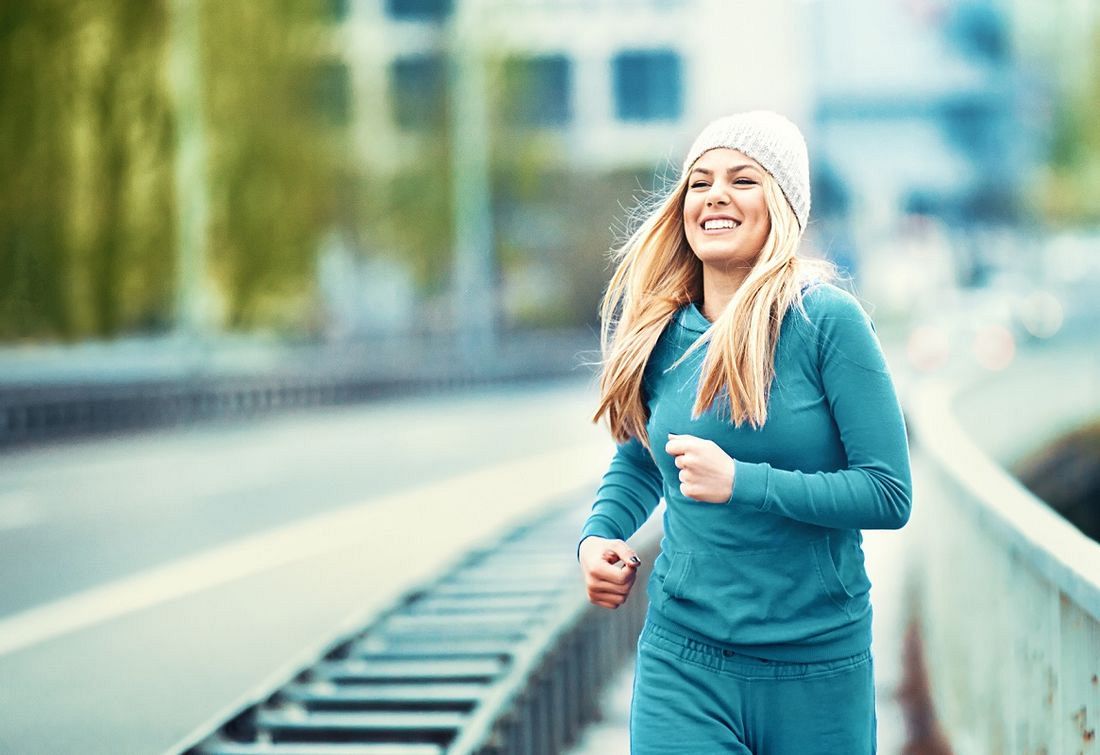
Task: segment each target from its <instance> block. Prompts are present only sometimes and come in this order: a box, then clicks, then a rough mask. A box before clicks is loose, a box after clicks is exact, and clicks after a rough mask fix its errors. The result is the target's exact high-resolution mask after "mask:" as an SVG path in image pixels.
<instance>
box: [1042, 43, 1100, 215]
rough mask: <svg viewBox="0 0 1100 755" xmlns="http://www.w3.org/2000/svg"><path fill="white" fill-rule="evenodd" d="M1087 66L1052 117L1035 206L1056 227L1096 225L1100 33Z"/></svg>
mask: <svg viewBox="0 0 1100 755" xmlns="http://www.w3.org/2000/svg"><path fill="white" fill-rule="evenodd" d="M1091 59H1092V62H1091V65H1088V66H1084V67H1083V70H1084V71H1085V72H1086V73H1085V78H1084V80H1082V81H1076V82H1070V86H1069V87H1068V91H1069V94H1068V95H1067V97H1066V98H1065V100H1064V101H1063V102H1062V103H1061V104H1060V106H1059V107H1057V108H1056V110H1055V113H1054V133H1053V138H1052V140H1051V144H1050V152H1049V154H1048V165H1047V168H1048V174H1047V181H1046V182H1045V191H1044V192H1043V193H1042V194H1041V196H1040V197H1039V198H1038V203H1039V205H1040V208H1041V210H1042V212H1043V213H1044V214H1045V215H1046V217H1047V218H1048V219H1049V220H1051V221H1053V222H1054V223H1056V224H1060V225H1076V224H1080V223H1092V224H1096V223H1100V192H1097V190H1096V189H1097V187H1098V186H1100V27H1098V28H1096V29H1095V30H1094V31H1093V34H1092V45H1091Z"/></svg>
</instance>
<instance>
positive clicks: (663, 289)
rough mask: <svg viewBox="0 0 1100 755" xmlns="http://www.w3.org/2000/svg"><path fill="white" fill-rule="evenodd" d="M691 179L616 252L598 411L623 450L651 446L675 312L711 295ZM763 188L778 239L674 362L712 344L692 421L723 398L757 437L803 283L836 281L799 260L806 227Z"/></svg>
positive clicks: (824, 267) (829, 272) (775, 192)
mask: <svg viewBox="0 0 1100 755" xmlns="http://www.w3.org/2000/svg"><path fill="white" fill-rule="evenodd" d="M687 175H688V174H687V171H685V172H684V174H683V175H682V176H680V178H679V179H678V180H677V181H676V182H675V183H674V184H673V186H672V188H671V190H670V191H668V192H667V195H666V196H664V197H663V199H659V200H658V202H657V204H656V206H655V207H654V209H653V211H652V212H651V213H650V214H649V215H648V217H647V218H645V220H644V221H643V222H642V223H641V224H640V225H639V227H638V228H637V229H636V230H635V231H634V232H633V233H632V234H631V235H630V237H629V238H628V239H627V240H626V242H625V243H623V244H622V246H620V247H619V248H618V249H616V250H614V252H613V255H614V257H613V259H614V260H615V261H616V263H617V264H616V267H615V272H614V273H613V274H612V276H611V281H610V282H609V283H608V286H607V291H606V292H605V293H604V297H603V302H602V304H601V307H600V318H601V321H602V323H601V328H600V347H601V353H602V357H603V358H602V367H603V369H602V372H601V375H600V404H599V406H598V408H597V409H596V413H595V415H594V416H593V418H592V419H593V421H594V422H597V421H599V420H600V419H601V418H604V419H606V421H607V424H608V427H609V429H610V431H611V435H612V437H614V438H615V440H617V441H619V442H623V441H625V440H627V439H628V438H630V437H635V438H638V439H639V440H640V441H641V442H642V443H644V444H645V445H646V446H647V447H648V446H649V437H648V434H647V433H646V429H645V425H646V421H647V420H648V416H647V411H646V406H645V400H644V396H643V395H642V378H643V376H644V374H645V368H646V363H647V362H648V361H649V356H650V354H651V353H652V351H653V348H654V347H655V346H656V344H657V339H658V338H660V336H661V333H662V332H663V331H664V329H665V327H666V326H667V325H668V323H669V321H670V320H671V319H672V317H673V316H674V315H675V314H676V312H677V311H678V310H679V309H680V308H681V307H683V306H684V305H686V304H687V303H688V302H692V301H699V300H700V299H702V296H703V266H702V263H701V262H700V261H699V259H698V258H697V257H696V256H695V253H694V252H693V251H692V249H691V247H690V246H689V245H688V241H687V237H686V236H685V235H684V221H683V208H684V197H685V195H686V192H687V185H688V184H687ZM763 189H764V198H765V202H766V203H767V207H768V214H769V216H770V219H771V230H770V231H769V233H768V237H767V239H766V240H765V242H764V246H763V248H762V249H761V250H760V254H759V255H758V256H757V258H756V260H755V262H754V263H753V266H752V269H751V270H750V271H749V274H748V276H747V277H746V278H745V280H744V281H743V282H742V283H741V285H740V286H739V287H738V288H737V291H736V292H735V293H734V295H733V298H732V299H731V300H730V302H729V304H727V305H726V308H725V309H724V310H723V311H722V313H721V315H719V317H718V318H717V319H716V320H715V321H714V323H713V324H712V325H711V327H710V328H708V329H707V331H706V332H705V333H704V334H703V335H701V336H700V337H699V338H698V339H697V340H696V341H695V343H694V344H692V345H691V347H690V348H689V349H688V351H687V352H685V354H684V355H683V356H682V357H681V358H680V359H679V360H678V361H677V362H676V364H679V363H680V362H681V361H683V359H684V358H686V357H687V356H688V354H690V353H691V352H693V351H694V350H696V349H698V348H700V347H702V346H703V345H705V344H707V343H708V342H709V344H710V346H709V347H708V349H707V354H706V357H705V358H704V360H703V365H702V370H701V374H700V379H699V392H698V394H697V395H696V398H695V405H694V406H693V407H692V416H693V417H698V416H699V415H700V414H702V413H703V412H705V411H707V410H709V409H710V408H711V407H712V406H713V405H714V404H715V402H716V401H717V400H718V399H719V396H720V395H721V394H723V393H724V394H725V395H726V397H727V398H728V402H729V414H730V420H731V421H732V422H733V423H734V425H736V426H737V427H740V426H741V425H742V424H743V423H745V422H749V423H750V424H751V425H752V426H753V427H754V428H758V427H761V426H762V425H763V424H764V422H765V420H766V419H767V416H768V395H769V392H770V389H771V383H772V379H773V378H774V376H775V375H774V371H775V370H774V365H773V362H774V359H775V347H776V343H777V342H778V341H779V328H780V325H781V324H782V321H783V315H784V314H785V313H786V311H787V310H788V308H790V307H791V306H792V305H795V306H797V307H798V308H799V309H800V310H801V311H802V312H803V314H805V310H804V309H803V307H802V297H801V292H802V286H803V283H804V282H806V281H808V280H810V279H813V278H818V279H821V280H832V279H834V278H835V277H836V267H835V266H834V265H833V264H832V263H831V262H828V261H826V260H821V259H810V258H805V257H799V256H797V252H798V247H799V242H800V241H801V237H802V231H801V229H800V228H799V225H798V220H797V218H796V217H795V215H794V211H793V210H791V207H790V205H789V204H788V203H787V200H786V198H785V197H784V196H783V192H782V190H781V189H780V188H779V184H778V183H776V181H775V179H774V178H773V177H772V176H771V175H770V174H768V173H766V172H765V174H764V181H763ZM673 366H675V365H673Z"/></svg>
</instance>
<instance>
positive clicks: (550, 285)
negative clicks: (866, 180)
mask: <svg viewBox="0 0 1100 755" xmlns="http://www.w3.org/2000/svg"><path fill="white" fill-rule="evenodd" d="M330 7H331V11H332V20H333V22H334V23H333V32H334V35H333V55H332V61H333V62H332V66H331V71H330V73H331V76H330V80H331V81H332V82H333V84H332V89H333V91H334V92H337V91H344V92H345V95H344V96H343V98H342V99H341V97H335V98H334V99H335V100H336V101H337V102H342V104H341V105H340V106H339V108H338V109H342V110H344V111H346V117H347V119H348V121H349V123H350V124H351V131H352V138H353V142H354V144H355V154H354V155H353V158H352V159H354V160H357V161H359V163H360V164H361V165H362V167H363V169H364V170H365V171H366V172H369V173H370V174H372V175H373V176H375V177H381V178H382V179H383V180H385V178H386V177H392V179H393V180H394V181H396V183H397V185H398V190H401V189H400V184H401V183H405V184H408V185H411V186H412V188H411V189H410V190H409V191H410V193H409V196H408V198H407V199H401V200H400V202H399V206H400V207H410V206H413V205H416V204H419V205H421V206H422V208H423V209H426V210H429V211H430V214H431V218H430V219H428V218H427V217H424V214H423V213H422V216H421V217H411V218H409V220H408V222H409V223H433V224H439V223H443V222H450V223H451V228H452V229H453V238H450V239H447V240H446V243H448V244H452V246H451V247H450V249H453V254H452V253H451V251H450V249H449V250H448V252H447V254H446V255H445V256H444V257H442V258H441V260H442V263H443V264H451V263H452V262H453V268H451V269H452V274H451V280H452V282H451V284H450V285H451V286H452V291H453V296H452V299H451V300H450V301H451V302H452V303H451V304H442V305H441V302H442V301H443V299H442V298H441V297H438V296H437V297H436V298H435V300H434V301H433V302H430V303H428V304H425V303H423V302H422V301H421V302H418V303H417V305H416V306H415V310H416V311H417V313H418V315H420V316H426V317H428V318H429V319H432V320H433V321H434V322H437V323H442V324H443V325H442V326H443V327H446V326H447V324H448V323H460V324H461V326H462V327H466V328H468V329H470V331H471V338H473V340H474V341H477V340H479V339H480V340H481V341H482V342H484V341H485V340H486V339H487V338H488V337H487V336H486V335H485V332H486V331H489V330H491V329H492V328H494V327H496V325H495V324H494V323H501V324H503V325H504V326H508V325H509V324H517V323H518V324H547V323H551V324H553V323H558V324H566V325H574V326H575V325H584V324H589V323H592V322H594V321H595V312H596V301H597V299H598V296H599V293H600V291H601V290H602V286H603V281H604V280H605V279H606V270H605V269H604V265H605V262H604V259H603V255H604V252H605V250H606V249H607V248H608V245H609V244H610V243H611V242H612V240H611V239H610V238H608V236H607V228H608V226H609V225H615V224H621V223H622V222H623V221H624V217H623V216H624V214H625V213H624V205H625V204H627V203H629V197H630V195H631V192H634V191H637V190H639V189H642V190H648V189H650V188H652V186H653V184H654V181H653V175H654V173H656V174H657V175H659V176H660V175H665V176H674V175H675V174H676V173H677V172H678V170H679V163H680V159H681V157H682V155H683V152H684V151H685V150H686V149H687V147H688V145H689V144H690V141H691V139H692V138H693V137H694V135H695V134H696V133H697V131H698V130H699V129H700V128H701V127H702V126H703V125H704V124H705V123H706V122H707V121H709V120H710V119H712V118H714V117H717V116H719V115H722V114H726V113H729V112H732V111H736V110H740V109H748V108H774V109H777V110H780V111H782V112H785V113H787V114H789V115H790V116H791V117H793V118H795V119H796V120H799V121H800V122H803V123H804V122H806V121H807V119H808V118H809V117H810V103H811V98H810V95H809V92H808V89H807V86H808V78H807V75H808V69H809V62H810V61H809V57H808V56H809V53H810V50H811V45H810V44H809V37H808V35H809V33H810V29H809V27H808V25H807V22H808V17H807V12H806V4H805V3H804V2H797V1H796V0H785V1H784V2H769V3H756V2H751V3H750V2H728V0H333V2H332V3H331V6H330ZM428 163H430V164H431V166H430V167H431V168H432V169H433V170H435V171H437V176H438V177H439V179H440V180H438V181H436V182H435V183H436V184H437V186H436V187H433V186H432V182H431V181H430V179H429V180H425V178H424V170H423V169H424V168H425V166H426V164H428ZM410 171H414V172H410ZM448 185H453V186H455V187H456V189H455V191H454V192H453V193H452V194H451V196H450V197H440V196H438V195H436V194H432V193H431V192H432V191H433V190H434V189H435V188H438V186H448ZM417 186H420V187H423V188H422V189H421V190H419V191H418V189H417V188H416V187H417ZM585 193H587V194H588V197H589V199H586V198H585V197H584V194H585ZM612 195H613V196H612ZM440 213H446V214H447V215H446V216H443V215H441V214H440ZM352 256H354V255H352ZM396 256H397V257H398V258H400V256H401V255H396ZM338 268H339V266H338V265H333V266H331V269H338ZM398 277H400V276H398ZM357 279H359V280H361V279H362V276H361V275H359V276H355V275H343V274H341V275H331V276H330V280H332V281H333V283H332V286H331V287H330V290H331V291H333V292H335V291H337V289H339V287H340V286H341V285H344V286H352V285H353V284H352V283H351V281H354V280H357ZM399 282H400V281H399ZM360 290H361V289H360ZM414 293H415V292H414ZM357 296H359V298H360V299H361V294H358V295H357V294H356V293H354V292H351V293H348V294H347V295H346V296H342V297H341V296H338V298H339V299H340V301H341V302H342V303H341V304H340V305H339V306H337V307H332V308H330V309H332V310H333V311H337V310H339V311H343V312H346V313H350V312H352V311H353V310H354V309H355V307H354V306H353V305H349V304H348V302H354V300H355V299H356V297H357ZM406 308H407V307H406ZM494 308H495V309H494ZM347 317H352V316H351V315H350V314H348V315H347ZM345 319H346V318H345ZM352 319H353V321H354V322H353V323H352V324H345V326H344V329H345V330H348V329H350V330H356V329H358V330H362V329H364V328H365V329H368V330H369V329H370V325H369V321H370V319H371V318H370V316H369V315H365V316H355V317H352ZM378 324H379V325H380V326H381V323H378ZM384 329H387V330H388V329H389V327H388V326H387V327H386V328H384ZM478 333H480V335H478ZM490 340H491V339H490Z"/></svg>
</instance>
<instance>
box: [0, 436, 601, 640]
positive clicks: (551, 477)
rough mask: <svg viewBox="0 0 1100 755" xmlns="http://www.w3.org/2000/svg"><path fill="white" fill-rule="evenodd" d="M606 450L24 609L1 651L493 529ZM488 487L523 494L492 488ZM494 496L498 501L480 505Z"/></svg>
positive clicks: (567, 454)
mask: <svg viewBox="0 0 1100 755" xmlns="http://www.w3.org/2000/svg"><path fill="white" fill-rule="evenodd" d="M608 449H609V445H608V444H607V443H589V444H582V445H578V446H573V447H571V448H568V449H564V450H563V449H558V450H555V451H550V452H546V453H543V454H540V455H538V456H533V457H527V458H525V459H521V460H518V461H512V462H507V463H504V464H499V465H497V466H494V467H489V468H486V469H481V470H478V471H476V472H472V473H469V474H465V475H460V476H458V477H452V478H450V479H447V480H442V481H439V482H434V483H430V484H428V485H423V486H420V487H416V488H412V489H409V490H405V491H402V492H400V493H396V494H392V495H388V496H383V497H380V498H377V499H371V500H369V501H365V502H363V503H360V504H356V505H354V506H351V507H348V508H344V509H340V510H338V511H333V512H329V513H325V514H320V515H318V516H315V517H311V518H309V519H305V520H301V521H298V522H295V523H292V524H289V525H285V526H283V527H279V528H276V529H273V530H269V531H267V532H263V533H260V534H258V535H253V536H250V537H246V538H242V539H240V540H237V541H235V542H232V543H229V544H226V545H223V546H219V547H217V548H214V549H212V550H209V551H206V552H205V553H201V554H199V555H196V556H191V557H187V558H183V559H180V560H177V561H174V562H172V563H169V564H165V565H163V566H159V567H156V568H154V569H151V570H148V571H145V572H143V573H140V574H136V575H133V576H130V577H126V578H124V579H121V580H118V581H115V582H111V583H109V584H106V585H102V586H100V587H95V588H92V589H90V590H86V591H84V592H81V593H77V594H76V595H72V596H69V597H66V598H62V599H60V600H57V601H54V602H51V603H47V604H44V605H41V606H37V607H35V608H31V609H28V610H26V611H22V612H20V613H17V614H14V615H12V616H10V617H8V618H5V619H2V620H0V655H5V654H7V653H12V652H15V651H17V650H21V649H23V648H26V647H29V646H32V645H36V644H38V643H41V642H44V641H46V640H48V639H51V638H53V637H58V636H60V635H64V634H67V633H70V632H74V631H76V630H79V629H83V628H85V627H89V626H93V625H95V624H99V623H102V622H105V621H108V620H110V619H114V618H116V617H119V616H123V615H125V614H128V613H131V612H134V611H139V610H142V609H145V608H149V607H151V606H155V605H157V604H159V603H164V602H166V601H169V600H173V599H176V598H180V597H183V596H185V595H189V594H192V593H197V592H201V591H203V590H208V589H210V588H212V587H216V586H218V585H221V584H224V583H226V582H230V581H233V580H236V579H240V578H242V577H247V576H249V575H253V574H257V573H260V572H265V571H269V570H271V569H274V568H276V567H279V566H283V565H285V564H289V563H292V562H295V561H301V560H303V559H306V558H309V557H311V556H316V555H320V554H323V553H328V552H331V551H334V550H337V549H339V548H344V547H347V546H351V545H356V544H362V543H369V542H370V541H372V540H374V541H375V542H377V541H378V540H379V538H388V537H394V536H397V535H398V534H399V533H403V534H404V535H405V536H407V534H408V528H409V527H410V526H416V525H417V524H424V523H432V526H437V527H440V526H441V527H446V526H447V522H448V520H450V519H452V518H453V517H470V516H471V515H473V516H476V517H477V518H478V519H479V520H483V521H484V524H485V528H484V531H485V532H486V535H488V534H489V533H490V532H492V531H493V530H494V529H495V528H496V527H501V526H504V525H507V524H509V523H511V522H514V521H515V520H517V519H518V518H519V517H522V516H523V515H525V514H527V513H529V512H532V511H534V510H536V509H537V508H538V507H539V506H540V505H545V504H546V503H547V502H548V501H549V500H551V499H552V498H554V497H557V496H561V495H565V494H568V493H570V492H573V491H575V490H577V489H578V487H580V486H582V485H585V484H586V483H590V482H591V481H592V480H593V479H597V478H598V475H599V473H600V472H601V471H602V470H603V469H605V468H606V464H607V460H608V458H609V451H608ZM486 490H493V491H501V490H514V491H515V495H514V496H507V495H505V496H499V495H495V496H486V495H485V491H486ZM487 498H488V499H498V500H499V501H500V502H499V503H492V502H487V503H486V504H485V505H483V506H479V507H477V508H474V505H476V504H478V503H481V502H482V501H484V500H485V499H487ZM456 504H458V505H456ZM410 507H415V509H410ZM410 511H414V512H415V514H413V515H410Z"/></svg>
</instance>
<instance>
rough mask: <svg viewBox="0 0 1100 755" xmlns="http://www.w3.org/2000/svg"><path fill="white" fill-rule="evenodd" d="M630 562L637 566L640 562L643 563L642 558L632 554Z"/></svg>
mask: <svg viewBox="0 0 1100 755" xmlns="http://www.w3.org/2000/svg"><path fill="white" fill-rule="evenodd" d="M630 563H632V564H634V565H635V566H637V565H638V564H640V563H642V559H640V558H638V557H637V556H631V557H630Z"/></svg>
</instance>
